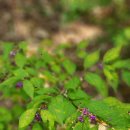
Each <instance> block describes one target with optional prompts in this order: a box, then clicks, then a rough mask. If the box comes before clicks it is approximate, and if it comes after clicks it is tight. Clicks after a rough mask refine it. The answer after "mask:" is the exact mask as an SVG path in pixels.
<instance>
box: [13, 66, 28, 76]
mask: <svg viewBox="0 0 130 130" xmlns="http://www.w3.org/2000/svg"><path fill="white" fill-rule="evenodd" d="M13 73H14V75H15V76H16V77H19V78H20V79H23V78H25V77H29V74H28V72H26V71H25V70H24V69H21V68H20V69H17V70H15V71H14V72H13Z"/></svg>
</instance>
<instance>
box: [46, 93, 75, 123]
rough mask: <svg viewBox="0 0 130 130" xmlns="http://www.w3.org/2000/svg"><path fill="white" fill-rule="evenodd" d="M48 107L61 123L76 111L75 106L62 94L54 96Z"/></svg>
mask: <svg viewBox="0 0 130 130" xmlns="http://www.w3.org/2000/svg"><path fill="white" fill-rule="evenodd" d="M48 108H49V111H50V112H51V113H52V114H53V116H54V118H55V119H56V121H57V122H58V123H60V124H63V122H64V121H65V120H66V119H67V118H68V117H69V116H70V115H71V114H73V113H74V112H75V111H76V109H75V107H74V106H73V105H72V104H71V103H70V102H69V101H68V100H66V99H65V98H64V97H62V96H57V97H55V98H53V99H52V100H51V103H50V104H49V106H48Z"/></svg>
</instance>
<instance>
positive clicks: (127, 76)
mask: <svg viewBox="0 0 130 130" xmlns="http://www.w3.org/2000/svg"><path fill="white" fill-rule="evenodd" d="M122 79H123V80H124V82H125V83H126V84H127V85H128V86H129V87H130V71H123V72H122Z"/></svg>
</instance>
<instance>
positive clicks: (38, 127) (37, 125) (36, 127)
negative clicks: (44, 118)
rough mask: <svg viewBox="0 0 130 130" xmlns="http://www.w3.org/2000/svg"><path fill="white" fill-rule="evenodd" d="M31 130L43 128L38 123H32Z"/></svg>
mask: <svg viewBox="0 0 130 130" xmlns="http://www.w3.org/2000/svg"><path fill="white" fill-rule="evenodd" d="M32 130H43V128H42V127H41V125H40V124H38V123H35V124H34V125H33V128H32Z"/></svg>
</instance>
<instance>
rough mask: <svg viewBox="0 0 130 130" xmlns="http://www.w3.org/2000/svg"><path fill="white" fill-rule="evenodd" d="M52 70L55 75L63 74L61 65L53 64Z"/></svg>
mask: <svg viewBox="0 0 130 130" xmlns="http://www.w3.org/2000/svg"><path fill="white" fill-rule="evenodd" d="M51 69H52V71H53V72H55V73H58V74H59V73H61V67H60V66H59V65H57V64H52V65H51Z"/></svg>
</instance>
